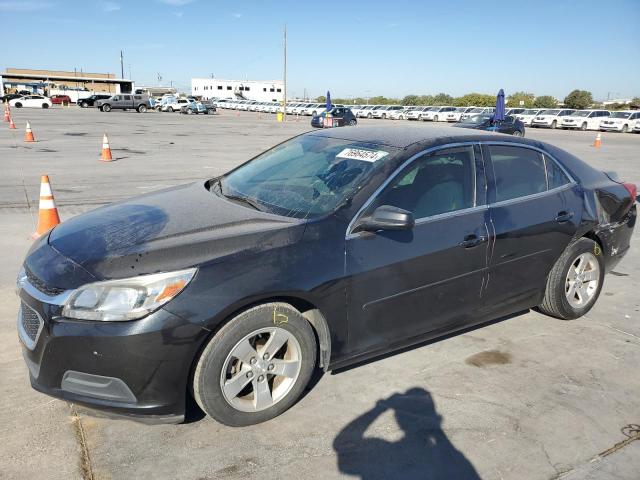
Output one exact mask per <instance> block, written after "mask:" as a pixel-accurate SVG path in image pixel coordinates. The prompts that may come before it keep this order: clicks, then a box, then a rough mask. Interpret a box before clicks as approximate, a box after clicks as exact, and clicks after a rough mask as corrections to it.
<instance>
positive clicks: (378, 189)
mask: <svg viewBox="0 0 640 480" xmlns="http://www.w3.org/2000/svg"><path fill="white" fill-rule="evenodd" d="M636 195H637V191H636V186H635V185H632V184H629V183H624V182H621V181H619V180H618V179H617V178H616V177H615V176H614V175H613V174H606V173H603V172H600V171H598V170H596V169H594V168H591V167H590V166H588V165H587V164H585V163H583V162H582V161H581V160H579V159H578V158H576V157H575V156H573V155H571V154H569V153H567V152H565V151H563V150H560V149H559V148H556V147H554V146H552V145H549V144H546V143H542V142H538V141H533V140H526V139H524V138H520V137H513V136H509V135H501V134H497V133H488V132H484V131H479V130H464V129H459V128H452V127H434V128H430V129H424V128H420V127H414V128H411V127H408V128H402V129H389V128H386V127H346V128H340V129H327V130H322V131H314V132H310V133H306V134H303V135H301V136H298V137H295V138H293V139H291V140H288V141H286V142H284V143H282V144H280V145H278V146H276V147H274V148H272V149H270V150H268V151H266V152H264V153H262V154H260V155H258V156H257V157H255V158H253V159H252V160H250V161H248V162H247V163H244V164H243V165H241V166H239V167H237V168H235V169H234V170H232V171H230V172H229V173H227V174H225V175H223V176H220V177H218V178H213V179H210V180H207V181H201V182H195V183H192V184H188V185H183V186H178V187H173V188H169V189H167V190H163V191H158V192H154V193H150V194H147V195H144V196H140V197H136V198H133V199H131V200H128V201H124V202H120V203H115V204H112V205H109V206H105V207H102V208H99V209H97V210H94V211H92V212H89V213H86V214H83V215H79V216H77V217H74V218H72V219H71V220H69V221H66V222H64V223H62V224H60V225H58V226H57V227H55V228H54V229H53V230H52V231H50V232H48V233H47V234H45V235H43V236H42V237H41V238H40V239H38V240H37V241H36V242H35V243H34V244H33V246H32V247H31V250H30V251H29V252H28V254H27V257H26V259H25V261H24V264H23V268H22V270H21V272H20V273H19V276H18V294H19V296H20V300H21V302H20V311H19V314H18V332H19V337H20V340H21V342H22V344H23V351H24V358H25V361H26V364H27V366H28V370H29V376H30V381H31V384H32V386H33V387H34V388H35V389H36V390H39V391H41V392H43V393H46V394H48V395H52V396H54V397H58V398H62V399H65V400H68V401H70V402H74V403H79V404H84V405H88V406H91V407H94V408H98V409H103V410H106V411H110V412H112V413H118V414H123V415H128V416H130V417H138V418H145V419H147V420H150V421H175V422H179V421H181V420H182V419H183V418H184V413H185V405H186V402H187V400H188V398H189V396H192V397H193V398H194V399H195V401H196V402H197V403H198V405H199V406H200V407H201V408H202V410H203V411H204V412H206V413H207V414H209V415H210V416H211V417H213V418H214V419H216V420H218V421H219V422H222V423H224V424H227V425H233V426H244V425H250V424H255V423H259V422H263V421H266V420H268V419H270V418H273V417H275V416H277V415H279V414H281V413H282V412H284V411H285V410H287V409H288V408H289V407H291V406H292V405H293V404H294V403H295V402H296V400H297V399H298V398H299V397H300V395H301V394H302V393H303V390H304V388H305V387H306V386H307V384H308V383H309V380H310V378H311V377H312V374H313V373H314V371H317V370H324V371H327V370H332V369H337V368H341V367H346V366H348V365H352V364H355V363H358V362H362V361H364V360H367V359H370V358H372V357H376V356H380V355H382V354H384V353H386V352H389V351H392V350H397V349H399V348H403V347H407V346H409V345H414V344H417V343H419V342H422V341H424V340H426V339H431V338H436V337H440V336H442V335H445V334H448V333H451V332H455V331H459V330H462V329H466V328H469V327H470V326H473V325H478V324H481V323H483V322H487V321H489V320H492V319H496V318H499V317H502V316H505V315H509V314H512V313H514V312H519V311H522V310H524V309H528V308H537V309H538V310H540V311H541V312H544V313H545V314H548V315H551V316H553V317H557V318H561V319H574V318H578V317H580V316H582V315H584V314H585V313H587V312H588V311H589V310H590V309H591V308H592V307H593V305H594V303H595V302H596V300H597V298H598V295H599V294H600V291H601V289H602V285H603V282H604V278H605V273H606V272H608V271H610V270H611V269H612V268H614V266H615V265H616V264H617V263H618V262H619V261H620V259H621V258H622V257H623V256H624V255H625V254H626V253H627V251H628V249H629V241H630V238H631V235H632V231H633V228H634V225H635V221H636V206H635V201H636ZM327 401H328V402H329V400H327ZM328 408H330V407H328Z"/></svg>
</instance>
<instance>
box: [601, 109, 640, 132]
mask: <svg viewBox="0 0 640 480" xmlns="http://www.w3.org/2000/svg"><path fill="white" fill-rule="evenodd" d="M637 120H640V111H624V112H612V113H611V116H610V117H609V118H607V119H605V120H602V121H601V122H600V130H602V131H603V132H604V131H615V132H622V133H627V132H629V131H632V130H633V127H634V124H635V125H637V124H638V123H639V122H638V121H637Z"/></svg>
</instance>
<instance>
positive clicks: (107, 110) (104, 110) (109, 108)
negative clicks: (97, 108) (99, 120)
mask: <svg viewBox="0 0 640 480" xmlns="http://www.w3.org/2000/svg"><path fill="white" fill-rule="evenodd" d="M102 111H103V112H110V111H111V105H109V104H108V103H107V104H105V105H103V106H102Z"/></svg>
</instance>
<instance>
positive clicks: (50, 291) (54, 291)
mask: <svg viewBox="0 0 640 480" xmlns="http://www.w3.org/2000/svg"><path fill="white" fill-rule="evenodd" d="M24 272H25V274H26V275H27V280H29V283H30V284H31V285H33V286H34V287H36V288H37V289H38V290H39V291H41V292H42V293H44V294H45V295H48V296H50V297H55V296H56V295H60V294H61V293H62V292H64V289H63V288H57V287H51V286H48V285H47V284H45V283H44V282H43V281H42V280H40V279H39V278H38V277H36V276H35V275H34V274H33V272H32V271H31V270H29V269H28V268H27V267H26V265H25V267H24Z"/></svg>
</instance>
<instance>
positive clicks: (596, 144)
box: [591, 134, 602, 148]
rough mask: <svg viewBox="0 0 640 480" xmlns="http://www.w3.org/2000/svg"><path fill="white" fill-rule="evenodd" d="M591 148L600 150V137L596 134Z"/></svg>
mask: <svg viewBox="0 0 640 480" xmlns="http://www.w3.org/2000/svg"><path fill="white" fill-rule="evenodd" d="M591 146H592V147H596V148H600V147H601V146H602V135H600V134H597V135H596V139H595V140H594V141H593V145H591Z"/></svg>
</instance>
